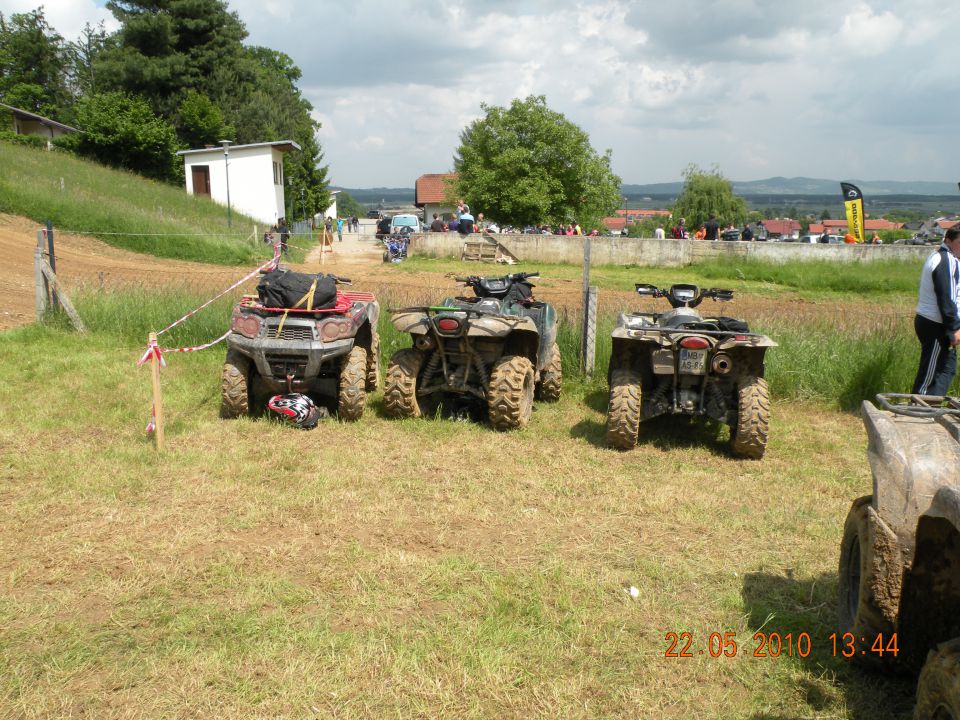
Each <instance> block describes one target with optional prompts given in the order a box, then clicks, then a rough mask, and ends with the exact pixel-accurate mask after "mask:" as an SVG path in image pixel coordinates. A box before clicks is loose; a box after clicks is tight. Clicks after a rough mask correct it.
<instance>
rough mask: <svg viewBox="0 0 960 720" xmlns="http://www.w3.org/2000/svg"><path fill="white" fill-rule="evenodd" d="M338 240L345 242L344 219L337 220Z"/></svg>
mask: <svg viewBox="0 0 960 720" xmlns="http://www.w3.org/2000/svg"><path fill="white" fill-rule="evenodd" d="M337 240H338V241H339V242H343V218H340V217H338V218H337Z"/></svg>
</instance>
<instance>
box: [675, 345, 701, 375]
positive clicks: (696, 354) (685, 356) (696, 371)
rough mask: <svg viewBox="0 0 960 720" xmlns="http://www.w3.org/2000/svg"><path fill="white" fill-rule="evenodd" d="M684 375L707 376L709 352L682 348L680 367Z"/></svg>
mask: <svg viewBox="0 0 960 720" xmlns="http://www.w3.org/2000/svg"><path fill="white" fill-rule="evenodd" d="M679 372H680V373H681V374H682V375H706V374H707V351H706V350H687V348H680V367H679Z"/></svg>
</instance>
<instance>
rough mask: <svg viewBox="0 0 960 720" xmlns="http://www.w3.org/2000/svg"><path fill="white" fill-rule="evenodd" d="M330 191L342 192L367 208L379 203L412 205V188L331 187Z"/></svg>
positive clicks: (388, 205)
mask: <svg viewBox="0 0 960 720" xmlns="http://www.w3.org/2000/svg"><path fill="white" fill-rule="evenodd" d="M331 190H343V191H344V192H348V193H350V197H352V198H353V199H354V200H356V201H357V202H358V203H362V204H364V205H366V206H368V207H374V208H375V207H377V205H379V204H380V203H381V202H382V203H383V204H384V206H387V207H390V206H393V205H398V204H400V205H410V204H413V200H414V192H413V188H385V187H376V188H341V187H332V188H331Z"/></svg>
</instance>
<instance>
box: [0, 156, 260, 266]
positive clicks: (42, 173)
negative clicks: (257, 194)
mask: <svg viewBox="0 0 960 720" xmlns="http://www.w3.org/2000/svg"><path fill="white" fill-rule="evenodd" d="M61 179H62V181H63V182H62V185H61ZM0 212H5V213H11V214H15V215H22V216H24V217H28V218H30V219H32V220H35V221H36V222H38V223H41V224H42V223H45V222H46V221H48V220H49V221H51V222H53V224H54V229H55V231H59V232H64V231H76V232H82V233H84V234H86V235H92V236H93V237H97V238H99V239H101V240H103V241H105V242H107V243H110V244H111V245H115V246H117V247H121V248H126V249H128V250H135V251H137V252H144V253H150V254H153V255H157V256H160V257H169V258H177V259H181V260H196V261H202V262H211V263H220V264H227V265H232V264H249V263H250V262H252V261H253V260H255V258H256V257H258V256H260V255H263V254H264V252H265V251H264V250H263V249H262V247H263V246H262V245H261V246H260V247H259V248H258V247H257V245H256V243H254V242H251V241H250V240H248V238H249V237H250V235H251V233H252V231H253V226H254V224H255V223H256V221H255V220H253V219H251V218H248V217H246V216H243V215H240V214H239V213H237V212H234V214H233V228H232V230H231V229H230V228H228V227H227V212H226V208H224V207H223V206H221V205H217V204H216V203H214V202H212V201H210V200H208V199H206V198H197V197H194V196H192V195H188V194H187V193H186V192H185V191H184V190H183V188H182V187H174V186H172V185H166V184H164V183H159V182H156V181H153V180H147V179H145V178H142V177H140V176H139V175H135V174H133V173H129V172H124V171H120V170H113V169H110V168H106V167H104V166H102V165H98V164H97V163H94V162H91V161H89V160H84V159H81V158H78V157H75V156H73V155H70V154H68V153H64V152H47V151H43V150H36V149H33V148H29V147H24V146H21V145H15V144H11V143H7V142H2V141H0ZM261 230H262V227H261Z"/></svg>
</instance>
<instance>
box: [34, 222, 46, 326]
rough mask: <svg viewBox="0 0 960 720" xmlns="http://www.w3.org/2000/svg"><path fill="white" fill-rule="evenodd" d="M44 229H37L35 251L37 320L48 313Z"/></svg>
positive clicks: (41, 319) (39, 320)
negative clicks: (44, 273) (44, 265)
mask: <svg viewBox="0 0 960 720" xmlns="http://www.w3.org/2000/svg"><path fill="white" fill-rule="evenodd" d="M43 262H44V259H43V230H37V247H36V249H35V250H34V251H33V282H34V295H35V299H36V305H37V322H43V317H44V315H46V313H47V292H48V290H47V279H46V278H45V277H44V275H43Z"/></svg>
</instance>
